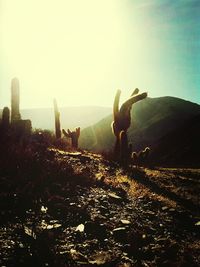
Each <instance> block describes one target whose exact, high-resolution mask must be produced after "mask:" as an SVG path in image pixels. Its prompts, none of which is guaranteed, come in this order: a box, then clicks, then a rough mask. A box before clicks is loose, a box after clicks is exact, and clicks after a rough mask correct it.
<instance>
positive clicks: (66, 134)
mask: <svg viewBox="0 0 200 267" xmlns="http://www.w3.org/2000/svg"><path fill="white" fill-rule="evenodd" d="M62 132H63V134H64V135H65V136H66V137H68V138H70V137H71V136H70V135H69V134H68V133H67V132H66V131H65V130H64V129H62Z"/></svg>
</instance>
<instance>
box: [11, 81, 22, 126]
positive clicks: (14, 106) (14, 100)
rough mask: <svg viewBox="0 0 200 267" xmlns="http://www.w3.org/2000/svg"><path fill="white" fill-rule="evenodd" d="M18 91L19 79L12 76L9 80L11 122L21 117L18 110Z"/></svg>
mask: <svg viewBox="0 0 200 267" xmlns="http://www.w3.org/2000/svg"><path fill="white" fill-rule="evenodd" d="M19 93H20V92H19V80H18V79H17V78H13V79H12V81H11V122H13V121H15V120H20V119H21V115H20V112H19V104H20V95H19Z"/></svg>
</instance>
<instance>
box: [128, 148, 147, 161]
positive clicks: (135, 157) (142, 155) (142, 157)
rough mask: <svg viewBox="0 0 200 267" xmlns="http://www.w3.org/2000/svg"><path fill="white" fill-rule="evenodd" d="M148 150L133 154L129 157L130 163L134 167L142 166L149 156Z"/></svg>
mask: <svg viewBox="0 0 200 267" xmlns="http://www.w3.org/2000/svg"><path fill="white" fill-rule="evenodd" d="M149 152H150V148H149V147H146V148H145V149H144V150H141V151H140V152H138V153H137V152H133V153H132V155H131V158H132V161H133V163H134V164H135V165H139V164H143V163H145V161H146V160H147V158H148V156H149Z"/></svg>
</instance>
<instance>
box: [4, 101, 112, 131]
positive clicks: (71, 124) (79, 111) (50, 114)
mask: <svg viewBox="0 0 200 267" xmlns="http://www.w3.org/2000/svg"><path fill="white" fill-rule="evenodd" d="M59 111H60V120H61V127H62V128H64V129H67V128H70V129H71V128H75V127H77V126H79V127H81V129H82V128H85V127H87V126H90V125H92V124H94V123H95V122H97V121H99V120H100V119H102V118H104V117H105V116H107V115H108V114H110V113H111V112H112V111H111V108H108V107H96V106H86V107H61V108H59ZM1 112H2V111H1ZM20 113H21V116H22V118H23V119H30V120H31V121H32V127H33V128H40V129H48V130H54V110H53V108H36V109H22V110H21V111H20Z"/></svg>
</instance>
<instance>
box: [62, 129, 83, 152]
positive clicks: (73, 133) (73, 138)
mask: <svg viewBox="0 0 200 267" xmlns="http://www.w3.org/2000/svg"><path fill="white" fill-rule="evenodd" d="M80 131H81V129H80V127H78V128H76V129H75V131H70V130H69V129H68V130H67V132H66V131H65V130H64V129H63V130H62V132H63V134H64V135H65V136H66V137H68V138H70V139H71V142H72V147H73V148H75V149H78V139H79V136H80Z"/></svg>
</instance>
